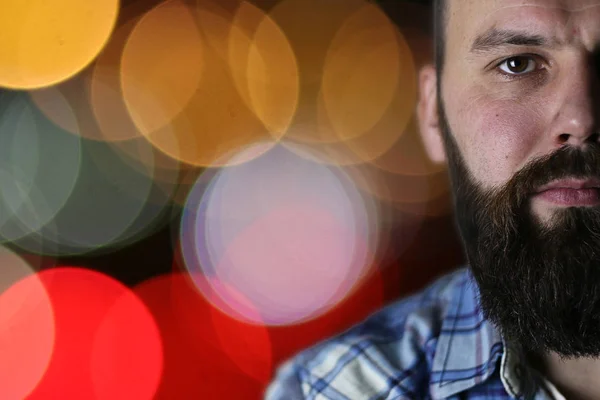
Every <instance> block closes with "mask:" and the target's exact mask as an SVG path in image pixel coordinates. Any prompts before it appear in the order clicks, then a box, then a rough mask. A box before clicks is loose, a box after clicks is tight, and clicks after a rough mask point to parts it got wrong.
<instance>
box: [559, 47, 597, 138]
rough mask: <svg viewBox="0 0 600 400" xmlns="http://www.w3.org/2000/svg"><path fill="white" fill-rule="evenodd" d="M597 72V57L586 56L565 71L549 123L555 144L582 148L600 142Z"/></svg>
mask: <svg viewBox="0 0 600 400" xmlns="http://www.w3.org/2000/svg"><path fill="white" fill-rule="evenodd" d="M598 71H599V66H598V65H597V61H596V57H589V58H588V59H586V60H585V61H580V62H578V63H577V65H573V68H571V70H570V71H567V72H565V75H566V76H565V78H564V79H563V80H562V82H561V84H560V85H561V90H560V91H559V93H558V99H559V102H558V107H557V109H556V112H555V114H554V121H553V124H552V126H553V130H554V132H553V136H554V139H555V144H556V145H559V146H564V145H569V146H583V145H585V144H586V143H592V142H600V134H599V129H598V128H599V120H600V104H599V101H598V100H599V97H600V93H599V89H600V79H599V77H598Z"/></svg>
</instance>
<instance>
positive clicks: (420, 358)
mask: <svg viewBox="0 0 600 400" xmlns="http://www.w3.org/2000/svg"><path fill="white" fill-rule="evenodd" d="M465 274H466V268H463V269H459V270H456V271H454V272H452V273H450V274H447V275H444V276H442V277H441V278H438V279H437V280H436V281H434V282H433V283H432V284H430V285H429V286H428V287H426V288H425V289H423V290H422V291H420V292H418V293H416V294H413V295H411V296H408V297H406V298H404V299H401V300H399V301H397V302H395V303H393V304H391V305H389V306H387V307H385V308H384V309H382V310H380V311H378V312H377V313H375V314H373V315H372V316H371V317H369V318H368V319H367V320H365V321H364V322H362V323H360V324H358V325H356V326H354V327H353V328H351V329H349V330H348V331H346V332H344V333H342V334H341V335H339V336H336V337H334V338H331V339H329V340H327V341H325V342H323V343H320V344H318V345H316V346H314V347H312V348H310V349H308V350H305V351H304V352H302V353H300V354H298V355H297V356H296V357H294V358H293V359H292V360H290V361H288V362H287V363H286V364H284V365H283V366H282V367H281V368H280V369H279V371H278V374H277V378H276V380H275V382H274V383H273V384H272V385H271V386H270V388H269V390H268V392H267V399H273V400H275V399H296V398H297V399H305V398H306V399H313V398H314V399H362V398H365V399H367V398H388V397H389V398H402V396H403V395H404V396H406V397H407V398H420V397H422V396H420V395H419V393H425V392H426V391H427V385H428V383H429V371H430V370H431V368H430V365H431V361H432V357H433V354H434V353H435V345H436V343H437V340H436V339H437V337H438V336H439V334H440V330H441V325H442V321H443V319H444V316H445V314H446V310H447V307H448V304H449V303H450V301H451V299H452V296H454V295H455V293H456V290H455V289H456V286H457V285H458V283H459V282H460V281H462V278H464V276H465ZM293 392H297V394H296V397H294V396H293V395H291V393H293ZM392 392H393V393H392Z"/></svg>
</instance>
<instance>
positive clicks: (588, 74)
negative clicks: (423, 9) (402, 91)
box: [441, 0, 600, 223]
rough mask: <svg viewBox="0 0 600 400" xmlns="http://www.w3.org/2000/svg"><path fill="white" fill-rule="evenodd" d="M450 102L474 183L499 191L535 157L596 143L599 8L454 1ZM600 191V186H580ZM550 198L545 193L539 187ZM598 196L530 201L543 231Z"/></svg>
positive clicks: (589, 3)
mask: <svg viewBox="0 0 600 400" xmlns="http://www.w3.org/2000/svg"><path fill="white" fill-rule="evenodd" d="M447 1H448V7H449V8H448V12H447V17H448V20H447V30H446V60H445V67H444V72H443V75H442V82H441V84H442V85H441V87H442V97H443V104H444V106H445V111H446V115H447V117H448V123H449V126H450V127H451V130H452V132H453V133H454V137H455V140H456V142H457V144H458V147H459V149H460V151H461V153H462V154H463V157H464V159H465V161H466V163H467V165H468V168H469V170H470V172H471V173H472V175H473V177H474V179H475V181H476V182H477V183H479V184H480V185H481V186H482V187H484V188H490V187H499V186H501V185H503V184H505V183H506V182H508V180H509V179H510V178H511V177H513V176H514V175H515V173H516V172H517V171H519V170H520V169H522V168H523V167H524V166H526V165H527V163H528V162H531V161H532V160H535V159H536V158H539V157H542V156H546V155H548V154H550V153H552V152H554V151H556V150H557V149H559V148H560V147H563V146H575V147H579V146H582V145H585V144H584V143H588V142H590V141H596V142H597V141H598V137H597V135H596V134H595V133H596V132H598V128H599V127H598V126H597V124H598V122H599V120H598V115H599V113H600V107H599V105H598V102H597V100H598V97H600V85H599V82H598V69H600V66H595V65H594V62H595V60H594V58H595V57H594V55H595V53H596V52H597V51H599V50H600V49H599V45H600V2H599V1H598V0H447ZM579 184H582V185H584V186H590V185H596V186H600V182H596V183H593V182H587V183H582V182H574V183H567V184H566V185H567V186H568V185H575V187H577V185H579ZM539 189H542V188H539ZM599 204H600V196H598V194H597V191H589V190H588V191H585V190H580V191H573V190H558V189H556V190H554V191H552V192H551V193H546V194H540V195H537V196H533V197H532V198H531V208H532V211H533V212H534V213H535V215H536V216H537V217H538V218H540V220H541V221H543V222H546V223H547V222H548V221H549V219H550V217H551V215H552V213H553V211H555V210H557V209H560V208H563V207H568V206H579V205H582V206H585V205H599Z"/></svg>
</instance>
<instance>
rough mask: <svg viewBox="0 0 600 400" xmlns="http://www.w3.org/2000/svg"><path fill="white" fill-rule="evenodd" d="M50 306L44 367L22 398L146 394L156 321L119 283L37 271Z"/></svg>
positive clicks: (158, 351) (150, 391)
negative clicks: (49, 349) (51, 331)
mask: <svg viewBox="0 0 600 400" xmlns="http://www.w3.org/2000/svg"><path fill="white" fill-rule="evenodd" d="M39 279H40V280H41V281H42V283H43V284H44V286H45V288H46V290H47V292H48V295H49V298H50V301H51V304H52V308H53V310H54V316H55V324H56V341H55V347H54V353H53V354H52V359H51V361H50V365H49V367H48V370H47V371H46V373H45V375H44V377H43V378H42V380H41V382H40V384H39V385H38V386H37V387H36V388H35V390H34V391H33V392H32V393H31V395H30V396H29V397H28V399H32V400H37V399H49V398H54V397H55V396H56V394H57V393H60V395H61V398H64V399H92V398H94V399H107V400H108V399H115V398H116V399H132V398H135V399H140V400H144V399H152V398H153V396H154V393H155V391H156V388H157V387H158V385H159V382H160V376H161V371H162V345H161V339H160V335H159V332H158V329H157V326H156V323H155V321H154V319H153V317H152V315H151V314H150V313H149V312H148V310H147V308H146V307H145V306H144V304H143V303H142V302H141V301H140V300H139V299H138V298H137V297H135V295H134V294H133V293H132V292H131V290H129V289H127V288H126V287H125V286H123V285H122V284H120V283H119V282H117V281H116V280H114V279H113V278H110V277H109V276H106V275H104V274H101V273H98V272H94V271H90V270H85V269H80V268H71V267H60V268H55V269H50V270H45V271H42V272H40V273H39Z"/></svg>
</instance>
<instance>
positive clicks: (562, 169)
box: [490, 144, 600, 207]
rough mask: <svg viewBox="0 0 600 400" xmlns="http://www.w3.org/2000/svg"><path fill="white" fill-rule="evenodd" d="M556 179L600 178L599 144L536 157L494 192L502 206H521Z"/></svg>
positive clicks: (565, 149) (568, 148)
mask: <svg viewBox="0 0 600 400" xmlns="http://www.w3.org/2000/svg"><path fill="white" fill-rule="evenodd" d="M559 179H595V180H598V179H600V145H598V144H590V145H587V146H586V147H583V148H582V147H573V146H563V147H561V148H560V149H558V150H556V151H554V152H553V153H550V154H548V155H545V156H542V157H538V158H535V159H533V160H531V161H529V162H528V163H527V164H526V165H525V166H524V167H523V168H521V169H520V170H519V171H518V172H517V173H516V174H515V175H514V176H513V177H512V178H511V179H510V180H509V181H508V182H507V183H505V184H504V185H503V186H502V187H501V188H500V189H496V190H495V192H496V193H493V194H492V193H490V194H492V195H493V196H492V197H495V198H497V199H498V201H501V202H503V203H504V204H507V203H508V204H512V205H513V206H517V207H519V206H522V205H523V204H524V203H525V202H526V201H527V200H528V199H529V198H530V197H531V196H532V195H533V194H534V193H536V191H537V190H538V188H540V187H541V186H544V185H547V184H549V183H551V182H553V181H556V180H559Z"/></svg>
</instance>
